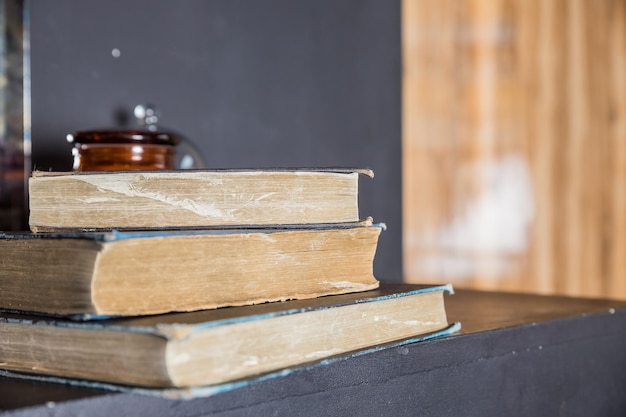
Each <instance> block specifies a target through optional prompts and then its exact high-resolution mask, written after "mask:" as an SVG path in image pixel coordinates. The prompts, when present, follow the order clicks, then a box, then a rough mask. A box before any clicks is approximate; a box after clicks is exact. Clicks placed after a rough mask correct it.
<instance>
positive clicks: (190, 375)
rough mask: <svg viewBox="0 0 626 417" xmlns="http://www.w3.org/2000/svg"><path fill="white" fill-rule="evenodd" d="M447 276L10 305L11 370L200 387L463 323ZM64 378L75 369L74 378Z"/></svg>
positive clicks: (4, 354)
mask: <svg viewBox="0 0 626 417" xmlns="http://www.w3.org/2000/svg"><path fill="white" fill-rule="evenodd" d="M451 292H452V288H451V287H450V286H449V285H441V286H419V285H411V284H383V285H382V286H381V288H379V289H377V290H371V291H367V292H362V293H357V294H345V295H336V296H327V297H320V298H316V299H311V300H294V301H286V302H277V303H265V304H260V305H255V306H245V307H230V308H222V309H217V310H207V311H201V312H193V313H177V314H167V315H158V316H148V317H138V318H131V319H128V318H127V319H111V320H105V321H98V322H76V321H69V320H60V319H50V318H48V319H45V318H41V317H32V316H24V315H17V314H8V313H5V314H4V315H2V316H1V317H0V333H1V334H2V338H3V343H2V344H0V368H2V369H4V370H5V371H7V372H19V373H27V374H30V375H35V376H34V377H37V375H39V376H47V377H52V378H63V381H70V382H72V383H80V384H86V385H90V386H100V387H105V388H111V389H132V390H138V392H146V393H157V394H159V395H169V396H178V397H180V396H182V397H185V396H197V395H210V394H211V393H216V392H221V391H223V390H227V389H232V388H236V387H237V386H241V385H245V384H249V383H252V382H254V381H259V380H263V379H266V378H273V377H277V376H281V375H285V374H287V373H289V372H292V371H293V370H294V369H298V368H299V367H303V366H319V365H322V364H324V363H328V361H335V360H342V359H345V358H347V357H350V356H353V355H359V354H364V353H366V352H368V351H372V350H378V349H383V348H386V347H389V346H397V345H399V344H403V343H410V342H415V341H418V340H423V339H425V338H430V337H436V336H441V335H444V334H448V333H450V332H452V331H455V330H458V328H459V326H458V324H452V325H451V324H450V323H449V322H448V319H447V316H446V308H445V301H444V294H445V293H451ZM66 378H69V380H67V379H66Z"/></svg>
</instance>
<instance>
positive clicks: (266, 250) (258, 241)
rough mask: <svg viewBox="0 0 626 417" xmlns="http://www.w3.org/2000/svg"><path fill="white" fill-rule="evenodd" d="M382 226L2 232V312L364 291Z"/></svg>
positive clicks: (118, 310)
mask: <svg viewBox="0 0 626 417" xmlns="http://www.w3.org/2000/svg"><path fill="white" fill-rule="evenodd" d="M382 229H383V225H371V223H368V222H366V223H358V224H351V225H346V224H344V225H341V226H339V225H326V226H320V227H293V228H282V227H275V228H271V229H246V230H243V229H207V230H177V231H174V230H171V231H151V232H150V231H141V232H129V231H127V232H119V231H112V232H109V233H75V234H52V233H45V234H42V233H5V234H0V287H1V288H2V291H0V309H5V310H19V311H30V312H38V313H42V314H55V315H77V316H82V317H84V318H94V317H98V316H133V315H141V314H158V313H165V312H170V311H193V310H200V309H207V308H217V307H224V306H232V305H245V304H256V303H262V302H268V301H282V300H289V299H303V298H314V297H319V296H323V295H331V294H343V293H349V292H355V291H364V290H370V289H374V288H376V287H377V286H378V280H377V279H376V278H375V277H374V274H373V264H374V257H375V253H376V249H377V245H378V237H379V235H380V233H381V230H382Z"/></svg>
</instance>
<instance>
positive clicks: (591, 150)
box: [402, 0, 626, 299]
mask: <svg viewBox="0 0 626 417" xmlns="http://www.w3.org/2000/svg"><path fill="white" fill-rule="evenodd" d="M402 7H403V13H402V16H403V17H402V19H403V21H402V27H403V29H402V30H403V33H402V37H403V127H402V128H403V199H404V200H403V223H404V226H403V227H404V229H403V255H404V256H403V257H404V265H403V267H404V274H405V276H404V279H405V280H406V281H409V282H441V281H446V282H452V283H453V284H455V286H457V287H459V288H460V287H469V288H481V289H498V290H507V291H527V292H537V293H547V294H555V293H558V294H566V295H574V296H594V297H596V296H602V297H613V298H622V299H623V298H626V0H439V1H430V0H403V3H402Z"/></svg>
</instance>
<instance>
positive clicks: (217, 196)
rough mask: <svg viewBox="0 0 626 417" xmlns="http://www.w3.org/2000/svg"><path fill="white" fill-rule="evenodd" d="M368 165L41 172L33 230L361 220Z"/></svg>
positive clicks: (34, 182)
mask: <svg viewBox="0 0 626 417" xmlns="http://www.w3.org/2000/svg"><path fill="white" fill-rule="evenodd" d="M360 175H366V176H369V177H373V176H374V174H373V172H372V171H371V170H368V169H357V168H354V169H353V168H338V169H334V168H309V169H304V168H297V169H287V168H286V169H274V168H272V169H247V170H245V169H241V170H233V169H224V170H175V171H112V172H42V171H35V172H34V173H33V174H32V176H31V178H30V179H29V203H30V218H29V225H30V229H31V230H32V231H34V232H47V231H55V230H60V229H72V230H106V229H144V228H146V229H150V228H185V227H193V228H195V227H209V226H220V227H224V226H237V227H241V226H245V225H278V224H282V225H286V224H324V223H344V222H356V221H359V220H360V218H359V208H358V179H359V176H360Z"/></svg>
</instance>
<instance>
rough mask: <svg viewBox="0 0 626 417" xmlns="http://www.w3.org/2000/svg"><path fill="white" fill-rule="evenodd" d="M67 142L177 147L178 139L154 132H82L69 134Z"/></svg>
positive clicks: (172, 135)
mask: <svg viewBox="0 0 626 417" xmlns="http://www.w3.org/2000/svg"><path fill="white" fill-rule="evenodd" d="M67 141H68V142H69V143H74V144H125V143H135V144H138V145H139V144H151V145H171V146H174V145H177V144H178V143H179V142H180V137H178V136H176V135H174V134H172V133H164V132H155V131H151V130H114V129H103V130H84V131H79V132H74V133H70V134H68V135H67Z"/></svg>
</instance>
